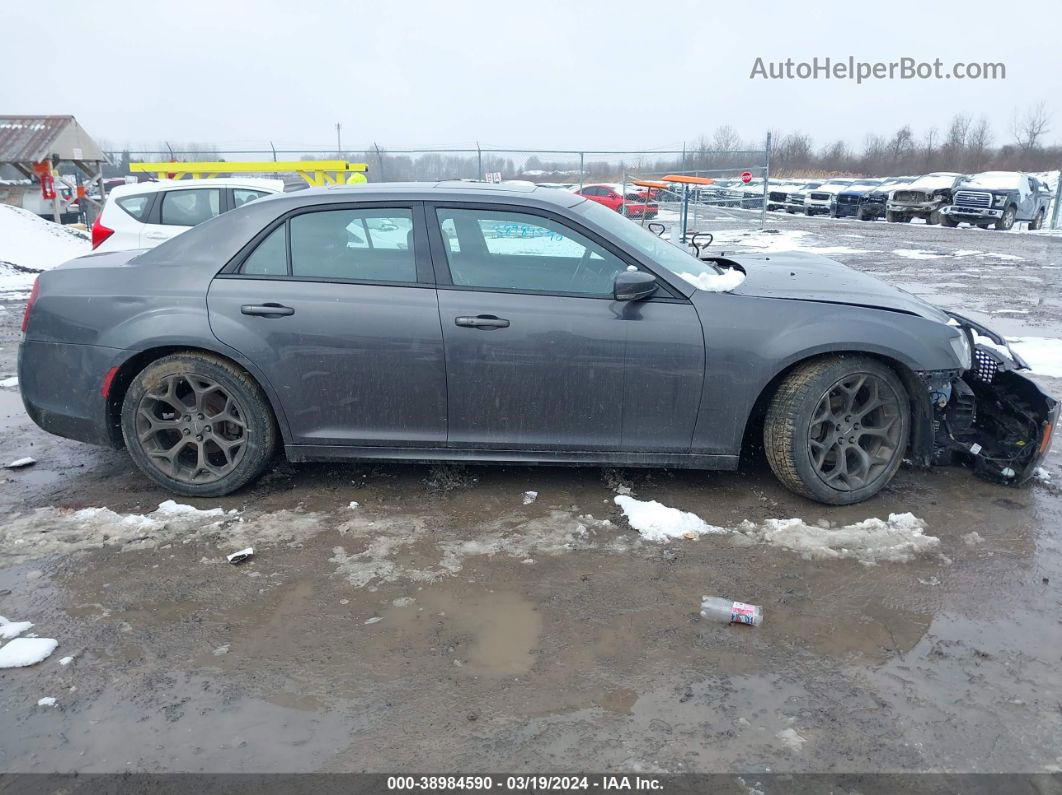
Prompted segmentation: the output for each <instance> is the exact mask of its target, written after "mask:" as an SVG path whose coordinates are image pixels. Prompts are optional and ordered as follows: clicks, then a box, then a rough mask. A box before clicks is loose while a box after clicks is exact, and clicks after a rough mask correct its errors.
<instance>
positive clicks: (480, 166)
mask: <svg viewBox="0 0 1062 795" xmlns="http://www.w3.org/2000/svg"><path fill="white" fill-rule="evenodd" d="M476 169H477V170H478V172H479V173H478V174H476V179H483V178H484V177H485V176H486V175H485V174H484V173H483V150H482V149H480V148H479V141H476Z"/></svg>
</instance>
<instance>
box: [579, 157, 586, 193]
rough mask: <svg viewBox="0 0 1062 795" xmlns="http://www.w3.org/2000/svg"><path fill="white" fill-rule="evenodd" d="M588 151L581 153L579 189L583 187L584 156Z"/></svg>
mask: <svg viewBox="0 0 1062 795" xmlns="http://www.w3.org/2000/svg"><path fill="white" fill-rule="evenodd" d="M585 154H586V152H580V153H579V190H582V189H583V156H584V155H585Z"/></svg>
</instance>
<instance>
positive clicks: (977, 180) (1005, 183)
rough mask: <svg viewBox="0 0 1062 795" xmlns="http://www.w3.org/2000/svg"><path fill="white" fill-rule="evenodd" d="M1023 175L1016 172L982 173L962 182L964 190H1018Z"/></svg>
mask: <svg viewBox="0 0 1062 795" xmlns="http://www.w3.org/2000/svg"><path fill="white" fill-rule="evenodd" d="M1024 176H1025V175H1024V174H1019V173H1018V172H1017V171H984V172H982V173H980V174H974V175H973V176H972V177H969V178H968V179H965V180H963V183H962V185H963V187H964V188H995V189H997V190H1018V189H1019V187H1020V186H1021V180H1022V178H1023V177H1024Z"/></svg>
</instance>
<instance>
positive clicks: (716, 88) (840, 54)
mask: <svg viewBox="0 0 1062 795" xmlns="http://www.w3.org/2000/svg"><path fill="white" fill-rule="evenodd" d="M959 5H960V6H961V9H962V10H961V11H956V10H954V8H953V4H951V3H948V2H934V1H933V0H930V2H922V3H917V4H914V5H911V4H906V5H905V4H899V5H896V4H894V3H890V2H888V0H882V1H881V2H876V3H860V2H843V3H840V2H839V3H833V2H826V1H825V0H815V2H804V3H794V2H772V0H760V2H751V3H730V4H723V3H715V2H707V0H705V1H704V2H678V0H671V2H662V3H647V2H645V1H644V0H640V1H637V2H628V1H627V0H606V1H599V0H568V2H552V0H524V1H523V2H505V1H504V0H495V2H464V1H463V0H448V2H429V1H423V2H418V1H417V0H407V1H406V2H386V0H378V1H377V2H362V0H350V2H338V1H336V2H326V1H325V0H211V2H204V1H203V0H183V2H180V3H170V2H167V3H161V2H150V1H149V0H103V2H84V0H77V2H74V1H72V0H56V2H49V3H42V2H41V0H0V32H2V33H0V37H2V38H0V41H2V42H3V43H2V45H0V46H2V51H3V55H4V57H3V59H2V63H0V70H2V71H0V113H28V114H29V113H57V114H66V113H72V114H74V115H75V116H77V118H78V120H79V121H80V122H81V123H82V124H83V125H84V126H85V127H86V128H87V129H88V131H89V132H90V133H91V134H92V135H94V136H96V137H98V138H105V139H107V141H108V142H110V143H111V144H116V145H122V144H125V143H127V142H129V143H133V144H148V143H150V144H155V143H157V142H161V141H164V140H166V141H170V142H186V141H206V142H212V143H215V144H217V145H218V146H219V147H220V148H222V149H226V148H231V149H235V148H240V147H262V146H266V145H267V144H268V142H269V141H272V142H273V143H274V144H275V145H276V146H277V147H278V148H301V147H310V146H332V145H333V142H334V141H335V123H336V122H340V123H342V125H343V142H344V146H345V147H349V148H355V147H358V148H360V147H363V146H366V145H368V144H369V143H370V142H373V141H376V142H379V143H380V144H381V145H383V146H391V147H401V146H406V147H414V146H434V147H444V146H461V145H470V144H471V145H474V143H475V142H476V141H479V142H481V143H482V144H483V145H484V146H488V145H489V146H508V147H516V148H520V147H526V148H577V149H578V148H587V149H594V148H596V149H642V148H646V149H648V148H668V147H678V146H681V144H682V142H683V141H687V142H692V141H695V140H696V139H697V138H698V137H699V136H700V135H702V134H708V135H710V133H711V132H712V131H713V130H714V129H715V128H716V127H717V126H719V125H720V124H723V123H729V124H731V125H733V126H734V127H735V128H736V129H737V130H738V131H739V133H741V135H742V136H744V137H746V138H749V139H753V138H754V139H756V140H761V139H762V137H763V133H764V132H765V131H766V130H767V129H774V130H781V131H792V130H800V131H803V132H806V133H808V134H810V135H812V136H813V137H814V139H815V142H816V144H822V143H824V142H826V140H828V139H830V140H832V139H837V138H842V139H845V140H847V141H848V142H849V143H851V144H854V145H857V146H858V145H860V144H861V143H862V141H863V138H864V136H865V134H866V133H867V132H871V131H873V132H877V133H880V134H883V135H888V134H890V133H891V132H893V131H894V130H895V129H896V128H897V127H899V126H900V125H902V124H904V123H910V124H911V125H912V127H913V128H914V130H915V133H916V135H918V136H921V134H922V133H923V132H924V130H925V129H926V128H927V127H930V126H936V127H938V128H944V127H946V125H947V122H948V120H949V118H950V117H951V116H952V115H953V114H955V113H966V114H970V115H972V116H974V117H977V116H979V115H980V114H982V113H984V114H985V115H986V116H987V117H988V119H989V122H990V123H991V125H992V128H993V132H994V137H995V140H994V143H996V144H998V143H1002V142H1006V141H1008V140H1009V139H1010V132H1009V127H1010V121H1011V118H1012V116H1013V113H1014V110H1015V108H1024V107H1027V106H1029V105H1030V104H1033V103H1036V102H1037V101H1039V100H1047V102H1048V106H1049V109H1050V110H1051V112H1052V114H1053V119H1052V124H1051V125H1050V127H1051V129H1050V132H1049V134H1048V135H1047V139H1048V140H1049V141H1052V142H1057V141H1060V140H1062V91H1059V88H1060V85H1059V83H1060V75H1062V69H1060V65H1062V56H1060V54H1059V53H1060V51H1062V48H1060V46H1059V43H1058V34H1059V31H1060V30H1062V3H1058V2H1055V1H1054V0H1052V1H1051V2H1048V3H1037V4H1035V5H1028V4H1027V5H1026V6H1024V7H1019V6H1013V7H1010V10H1008V6H1006V5H1005V4H1004V5H1001V4H1000V3H999V2H976V1H975V0H963V2H962V3H961V4H959ZM978 7H980V8H978ZM1034 9H1035V10H1034ZM850 55H851V56H854V57H855V58H856V59H860V60H866V61H879V60H880V61H892V60H897V59H899V58H901V57H903V56H910V57H913V58H916V59H918V60H926V61H931V60H933V59H934V58H940V59H942V60H943V61H944V62H945V65H946V67H947V68H950V65H951V64H952V63H953V62H955V61H993V62H995V61H1001V62H1003V63H1005V65H1006V79H1005V80H998V81H957V80H954V79H952V80H931V81H921V80H911V81H903V80H885V81H873V82H869V83H864V84H863V85H856V84H855V83H854V82H844V81H838V80H791V81H770V82H768V81H764V80H750V79H749V74H750V72H751V70H752V67H753V64H754V63H755V59H756V58H757V57H758V56H759V57H762V58H764V59H765V60H766V61H781V60H785V59H786V58H793V59H794V60H796V61H801V60H810V59H811V58H813V57H815V56H818V57H820V58H825V57H827V56H829V57H832V58H834V59H846V58H847V57H848V56H850Z"/></svg>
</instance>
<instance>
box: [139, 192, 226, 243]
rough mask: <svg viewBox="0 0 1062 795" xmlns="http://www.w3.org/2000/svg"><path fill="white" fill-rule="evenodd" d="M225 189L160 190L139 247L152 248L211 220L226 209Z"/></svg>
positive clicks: (142, 230)
mask: <svg viewBox="0 0 1062 795" xmlns="http://www.w3.org/2000/svg"><path fill="white" fill-rule="evenodd" d="M224 191H225V188H222V187H220V186H218V187H198V188H178V187H174V188H170V189H167V190H164V191H160V193H159V196H158V198H157V199H156V201H155V204H154V205H153V206H152V208H151V214H150V217H149V218H148V219H147V223H145V224H144V227H143V229H141V231H140V245H141V246H143V247H144V248H153V247H154V246H157V245H158V244H159V243H161V242H163V241H164V240H169V239H170V238H171V237H175V236H177V235H179V234H180V233H181V232H184V231H185V230H186V229H191V228H192V227H193V226H196V225H197V224H201V223H203V221H208V220H210V219H211V218H213V217H214V216H215V215H219V214H220V213H221V212H222V210H223V209H224V200H225V197H224Z"/></svg>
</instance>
